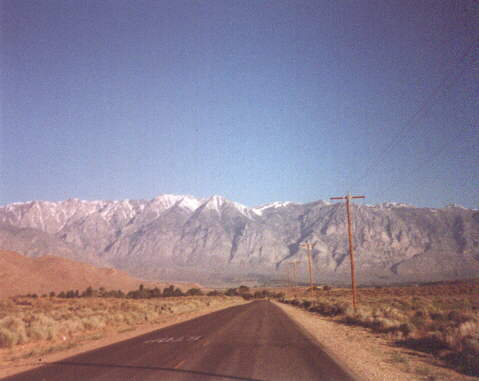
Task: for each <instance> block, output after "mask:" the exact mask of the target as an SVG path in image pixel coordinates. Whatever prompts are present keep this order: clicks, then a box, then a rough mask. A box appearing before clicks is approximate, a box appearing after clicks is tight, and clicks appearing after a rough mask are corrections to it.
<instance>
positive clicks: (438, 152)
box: [375, 126, 477, 194]
mask: <svg viewBox="0 0 479 381" xmlns="http://www.w3.org/2000/svg"><path fill="white" fill-rule="evenodd" d="M468 127H469V126H468ZM473 127H474V126H473ZM476 127H477V126H476ZM467 130H468V129H467V128H463V129H460V130H458V131H459V132H458V133H456V134H455V135H454V137H453V138H452V139H449V140H448V141H447V142H446V143H444V144H443V145H442V146H441V147H440V148H439V149H438V150H436V151H434V153H433V154H432V155H430V156H428V157H427V159H425V160H424V161H423V165H419V166H415V167H414V168H412V169H411V170H410V171H408V172H407V173H412V171H420V170H422V169H424V168H425V167H426V166H427V165H430V163H431V162H433V163H437V160H436V159H437V158H438V157H440V156H441V155H442V154H443V153H444V151H445V150H446V149H447V148H448V147H449V146H450V145H451V144H453V143H456V141H457V139H458V138H459V137H461V136H462V135H463V134H464V133H465V132H466V131H467ZM433 168H435V166H433ZM401 181H403V180H402V179H398V180H396V181H394V182H393V183H392V184H391V185H390V186H388V187H386V188H383V189H382V190H381V192H375V193H376V194H378V193H383V194H384V193H387V192H389V191H390V190H391V189H393V188H395V187H396V186H397V185H398V184H399V183H400V182H401Z"/></svg>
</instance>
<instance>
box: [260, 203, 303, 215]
mask: <svg viewBox="0 0 479 381" xmlns="http://www.w3.org/2000/svg"><path fill="white" fill-rule="evenodd" d="M292 204H294V202H291V201H275V202H272V203H269V204H266V205H262V206H260V207H257V208H253V212H255V213H256V214H258V215H260V216H261V215H262V214H263V211H265V210H266V209H272V208H274V209H278V208H284V207H285V206H288V205H292Z"/></svg>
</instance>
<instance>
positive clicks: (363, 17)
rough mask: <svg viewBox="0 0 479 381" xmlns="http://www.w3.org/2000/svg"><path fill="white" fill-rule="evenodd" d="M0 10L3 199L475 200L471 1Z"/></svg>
mask: <svg viewBox="0 0 479 381" xmlns="http://www.w3.org/2000/svg"><path fill="white" fill-rule="evenodd" d="M0 7H1V8H0V13H1V23H0V28H1V29H0V38H1V41H0V54H1V73H0V81H1V82H0V85H1V90H0V91H1V93H0V205H5V204H8V203H11V202H23V201H29V200H49V201H58V200H65V199H69V198H80V199H85V200H120V199H151V198H153V197H155V196H157V195H160V194H166V193H172V194H189V195H193V196H196V197H209V196H211V195H213V194H219V195H222V196H224V197H226V198H228V199H231V200H234V201H237V202H239V203H242V204H244V205H247V206H257V205H262V204H265V203H269V202H274V201H294V202H310V201H315V200H327V199H328V198H329V197H333V196H342V195H345V194H346V193H347V192H351V193H352V194H354V195H365V196H366V199H365V201H364V203H367V204H376V203H381V202H404V203H409V204H413V205H416V206H421V207H442V206H445V205H447V204H450V203H457V204H461V205H464V206H466V207H469V208H478V207H479V3H478V2H476V1H474V0H470V1H468V0H464V1H444V0H443V1H437V0H431V1H416V0H413V1H407V0H397V1H389V0H381V1H365V0H364V1H363V0H360V1H357V0H354V1H348V0H343V1H316V0H314V1H301V0H291V1H283V0H272V1H270V0H256V1H253V0H244V1H237V0H235V1H230V0H219V1H215V0H208V1H206V0H190V1H183V0H174V1H171V0H170V1H163V0H158V1H142V0H135V1H133V0H131V1H125V0H105V1H90V0H82V1H78V0H64V1H56V0H49V1H36V0H35V1H24V0H0ZM360 202H363V201H360Z"/></svg>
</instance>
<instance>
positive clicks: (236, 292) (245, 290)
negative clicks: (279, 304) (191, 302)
mask: <svg viewBox="0 0 479 381" xmlns="http://www.w3.org/2000/svg"><path fill="white" fill-rule="evenodd" d="M202 295H205V293H204V292H203V291H202V290H201V289H199V288H190V289H189V290H188V291H186V292H184V291H182V290H181V289H180V288H178V287H175V286H173V285H170V286H168V287H165V288H164V289H163V290H161V289H160V288H158V287H154V288H147V287H144V285H143V284H140V286H139V287H138V289H136V290H132V291H129V292H127V293H125V292H123V291H122V290H106V289H105V288H104V287H100V288H99V289H94V288H92V287H88V288H86V289H85V290H84V291H82V292H80V291H79V290H68V291H61V292H59V293H58V294H57V293H55V292H54V291H52V292H50V293H49V294H48V295H46V294H44V295H42V296H43V297H47V296H49V297H52V298H53V297H58V298H129V299H150V298H168V297H179V296H202ZM206 295H207V296H218V295H224V296H241V297H243V298H244V299H246V300H250V299H262V298H282V297H284V294H283V293H274V292H270V291H268V290H260V291H254V292H252V291H251V290H250V288H249V287H247V286H240V287H237V288H229V289H227V290H226V291H224V292H220V291H218V290H212V291H209V292H208V293H207V294H206ZM25 296H27V297H32V298H37V297H38V296H37V295H36V294H27V295H25Z"/></svg>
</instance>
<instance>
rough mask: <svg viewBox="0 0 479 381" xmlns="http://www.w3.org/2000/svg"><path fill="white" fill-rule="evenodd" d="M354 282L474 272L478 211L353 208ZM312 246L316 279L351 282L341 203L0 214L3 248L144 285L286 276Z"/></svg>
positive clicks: (62, 207)
mask: <svg viewBox="0 0 479 381" xmlns="http://www.w3.org/2000/svg"><path fill="white" fill-rule="evenodd" d="M353 216H354V240H355V247H356V261H357V269H358V270H357V273H358V280H359V282H360V283H362V284H393V283H403V282H426V281H436V280H451V279H463V278H469V277H474V276H477V274H479V211H477V210H471V209H466V208H463V207H459V206H449V207H445V208H441V209H434V208H418V207H414V206H410V205H403V204H394V203H389V204H381V205H376V206H368V205H363V204H356V205H354V207H353ZM307 240H309V241H312V242H317V244H316V246H315V248H314V251H313V264H314V274H315V280H316V281H319V282H327V283H334V282H336V283H338V282H347V281H348V279H349V259H348V243H347V237H346V217H345V208H344V205H343V204H342V203H333V204H331V203H328V202H324V201H317V202H312V203H308V204H297V203H288V202H286V203H279V202H277V203H272V204H269V205H264V206H261V207H256V208H249V207H246V206H243V205H241V204H238V203H236V202H233V201H230V200H228V199H225V198H224V197H221V196H212V197H210V198H207V199H199V198H196V197H193V196H182V195H161V196H158V197H156V198H154V199H152V200H122V201H82V200H77V199H70V200H66V201H61V202H47V201H33V202H27V203H15V204H9V205H6V206H2V207H0V249H2V250H12V251H17V252H21V253H23V254H26V255H28V256H31V257H37V256H42V255H47V254H50V255H56V256H60V257H64V258H68V259H72V260H76V261H82V262H86V263H90V264H94V265H96V266H102V267H113V268H115V269H119V270H124V271H126V272H128V273H129V274H131V275H133V276H135V277H138V278H141V279H150V280H164V281H172V280H187V281H199V282H203V283H205V284H219V283H225V282H226V283H227V282H231V281H235V282H241V281H255V282H269V281H272V280H285V279H286V263H288V262H291V261H295V260H299V261H301V262H302V263H300V264H299V267H298V279H301V280H306V275H307V274H306V257H305V251H304V249H301V247H300V245H301V244H302V243H304V242H305V241H307Z"/></svg>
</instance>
